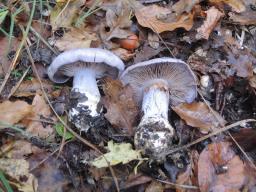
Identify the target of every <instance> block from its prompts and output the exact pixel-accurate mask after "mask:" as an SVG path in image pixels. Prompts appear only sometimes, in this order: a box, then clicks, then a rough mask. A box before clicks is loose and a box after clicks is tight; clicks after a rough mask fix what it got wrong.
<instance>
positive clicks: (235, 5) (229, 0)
mask: <svg viewBox="0 0 256 192" xmlns="http://www.w3.org/2000/svg"><path fill="white" fill-rule="evenodd" d="M209 1H210V2H211V3H213V4H215V3H217V4H218V3H225V4H227V5H229V6H230V7H231V8H232V9H233V11H235V12H237V13H241V12H243V11H245V9H246V7H245V5H244V3H243V1H241V0H209Z"/></svg>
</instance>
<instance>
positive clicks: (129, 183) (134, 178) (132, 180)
mask: <svg viewBox="0 0 256 192" xmlns="http://www.w3.org/2000/svg"><path fill="white" fill-rule="evenodd" d="M150 181H152V178H151V177H148V176H146V175H143V174H142V173H138V174H134V173H131V174H130V175H129V177H128V179H127V180H126V181H125V184H124V189H127V188H130V187H134V186H137V185H141V184H144V183H148V182H150Z"/></svg>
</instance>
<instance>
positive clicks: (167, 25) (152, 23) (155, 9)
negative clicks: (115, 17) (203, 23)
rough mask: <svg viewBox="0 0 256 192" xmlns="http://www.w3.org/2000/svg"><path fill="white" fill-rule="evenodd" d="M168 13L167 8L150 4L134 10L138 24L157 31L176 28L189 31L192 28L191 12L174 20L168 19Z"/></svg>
mask: <svg viewBox="0 0 256 192" xmlns="http://www.w3.org/2000/svg"><path fill="white" fill-rule="evenodd" d="M149 13H150V14H149ZM169 14H171V11H170V10H169V9H167V8H164V7H160V6H158V5H150V6H147V7H143V8H141V9H138V10H136V11H135V15H136V18H137V20H138V22H139V24H140V25H141V26H143V27H148V28H150V29H152V30H153V31H154V32H157V33H161V32H164V31H173V30H175V29H177V28H184V29H186V30H187V31H189V30H190V29H191V28H192V26H193V16H194V15H193V13H188V14H182V15H181V16H180V17H178V18H177V20H176V21H168V19H167V18H168V17H169V16H168V15H169Z"/></svg>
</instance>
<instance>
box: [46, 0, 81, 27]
mask: <svg viewBox="0 0 256 192" xmlns="http://www.w3.org/2000/svg"><path fill="white" fill-rule="evenodd" d="M83 4H84V0H78V1H68V2H65V3H63V2H58V3H56V5H55V6H54V8H53V9H52V11H51V16H50V23H51V26H52V30H53V31H55V30H57V29H58V28H59V27H66V28H70V27H71V24H72V23H73V21H74V19H75V18H76V15H77V13H78V12H79V10H80V7H81V6H82V5H83Z"/></svg>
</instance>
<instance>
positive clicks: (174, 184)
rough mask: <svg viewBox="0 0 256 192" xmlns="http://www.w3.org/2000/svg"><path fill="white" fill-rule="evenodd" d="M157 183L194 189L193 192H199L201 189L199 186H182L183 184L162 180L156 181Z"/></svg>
mask: <svg viewBox="0 0 256 192" xmlns="http://www.w3.org/2000/svg"><path fill="white" fill-rule="evenodd" d="M156 180H157V181H159V182H161V183H164V184H168V185H172V186H174V187H176V188H182V189H192V190H198V189H199V188H198V187H197V186H193V185H181V184H177V183H173V182H169V181H163V180H160V179H156Z"/></svg>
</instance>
